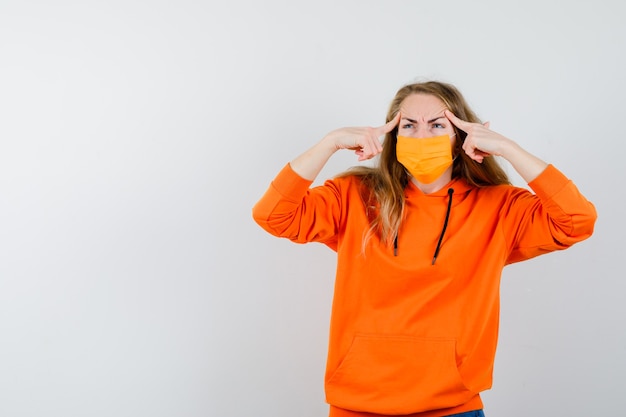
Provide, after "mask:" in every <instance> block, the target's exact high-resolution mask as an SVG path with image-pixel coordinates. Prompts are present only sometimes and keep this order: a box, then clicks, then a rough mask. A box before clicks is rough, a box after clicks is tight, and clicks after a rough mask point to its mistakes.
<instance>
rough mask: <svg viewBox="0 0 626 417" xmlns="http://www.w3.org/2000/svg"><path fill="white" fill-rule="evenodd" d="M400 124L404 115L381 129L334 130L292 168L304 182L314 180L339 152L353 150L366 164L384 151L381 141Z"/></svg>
mask: <svg viewBox="0 0 626 417" xmlns="http://www.w3.org/2000/svg"><path fill="white" fill-rule="evenodd" d="M399 121H400V113H398V114H397V115H396V117H394V118H393V119H392V120H390V121H389V122H388V123H386V124H384V125H382V126H379V127H344V128H341V129H337V130H333V131H332V132H330V133H329V134H327V135H326V136H325V137H324V138H323V139H322V140H321V141H320V142H318V143H317V144H316V145H314V146H313V147H312V148H310V149H309V150H307V151H306V152H304V153H303V154H302V155H300V156H298V157H297V158H296V159H294V160H293V161H291V163H290V165H291V168H292V169H293V170H294V171H295V172H296V173H297V174H298V175H300V176H301V177H302V178H306V179H309V180H314V179H315V178H316V177H317V175H318V174H319V173H320V171H321V170H322V168H323V167H324V165H325V164H326V162H328V159H329V158H330V157H331V156H332V155H333V154H334V153H335V152H337V151H338V150H339V149H350V150H353V151H354V153H355V154H356V155H357V156H358V160H359V161H365V160H368V159H371V158H373V157H374V156H376V155H378V154H379V153H381V152H382V150H383V145H382V143H381V142H380V137H381V136H383V135H385V134H386V133H388V132H391V131H392V130H393V129H394V128H395V127H396V126H397V125H398V122H399Z"/></svg>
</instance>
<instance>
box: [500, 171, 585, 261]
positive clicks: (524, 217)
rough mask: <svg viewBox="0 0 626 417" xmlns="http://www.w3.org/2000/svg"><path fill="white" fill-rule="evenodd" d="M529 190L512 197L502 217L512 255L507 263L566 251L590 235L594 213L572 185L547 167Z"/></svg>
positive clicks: (530, 185) (514, 194) (532, 182)
mask: <svg viewBox="0 0 626 417" xmlns="http://www.w3.org/2000/svg"><path fill="white" fill-rule="evenodd" d="M528 185H529V187H530V188H531V189H532V190H533V191H534V192H535V194H534V195H533V194H532V193H530V192H528V191H526V190H524V191H519V192H516V193H513V194H512V195H511V200H510V202H509V203H510V204H508V205H507V208H506V211H505V212H504V213H503V214H504V218H505V224H506V227H505V233H506V234H507V235H508V236H509V237H510V240H509V241H510V242H511V245H512V246H511V252H510V255H509V257H508V260H507V263H513V262H519V261H522V260H524V259H529V258H532V257H535V256H538V255H541V254H543V253H547V252H551V251H554V250H561V249H566V248H568V247H570V246H572V245H573V244H574V243H577V242H580V241H582V240H585V239H587V238H588V237H589V236H591V234H592V233H593V229H594V225H595V221H596V218H597V213H596V209H595V207H594V206H593V204H592V203H590V202H589V201H588V200H587V199H586V198H585V197H584V196H583V195H582V194H581V193H580V192H579V191H578V188H577V187H576V186H575V185H574V183H573V182H572V181H571V180H569V179H568V178H567V177H566V176H565V175H563V174H562V173H561V172H560V171H559V170H558V169H556V168H555V167H554V166H553V165H549V166H548V167H547V168H546V169H545V170H544V171H543V172H542V173H541V174H540V175H539V176H538V177H537V178H536V179H535V180H533V181H531V182H530V183H529V184H528Z"/></svg>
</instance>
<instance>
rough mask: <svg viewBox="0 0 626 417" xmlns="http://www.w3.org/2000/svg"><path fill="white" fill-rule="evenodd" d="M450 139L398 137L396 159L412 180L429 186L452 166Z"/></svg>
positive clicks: (444, 137) (440, 137) (439, 137)
mask: <svg viewBox="0 0 626 417" xmlns="http://www.w3.org/2000/svg"><path fill="white" fill-rule="evenodd" d="M452 136H454V134H453V135H452ZM450 137H451V136H450V135H442V136H435V137H432V138H408V137H405V136H398V141H397V143H396V158H397V159H398V162H400V163H401V164H402V165H403V166H404V167H405V168H406V169H407V170H408V171H409V173H410V174H411V175H412V176H413V178H415V179H416V180H417V181H419V182H420V183H422V184H430V183H431V182H433V181H435V180H436V179H437V178H439V177H440V176H441V174H443V173H444V172H445V171H446V169H448V168H449V167H450V166H451V165H452V146H451V145H450Z"/></svg>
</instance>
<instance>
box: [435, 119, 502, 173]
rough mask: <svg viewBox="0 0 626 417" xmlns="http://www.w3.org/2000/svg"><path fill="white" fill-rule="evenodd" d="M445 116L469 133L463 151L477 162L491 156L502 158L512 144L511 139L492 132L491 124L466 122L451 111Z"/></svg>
mask: <svg viewBox="0 0 626 417" xmlns="http://www.w3.org/2000/svg"><path fill="white" fill-rule="evenodd" d="M445 115H446V117H447V118H448V120H450V122H451V123H452V124H453V125H454V126H456V127H458V128H459V129H461V130H462V131H464V132H465V133H467V137H466V138H465V141H464V142H463V150H464V151H465V153H466V154H467V155H468V156H469V157H470V158H472V159H473V160H475V161H477V162H482V161H483V159H484V158H485V157H486V156H490V155H498V156H502V153H503V152H504V149H505V147H506V146H507V145H508V144H510V143H511V140H510V139H508V138H506V137H504V136H502V135H501V134H499V133H496V132H494V131H493V130H490V129H489V122H486V123H485V124H480V123H471V122H466V121H464V120H461V119H459V118H458V117H456V115H455V114H454V113H452V112H451V111H449V110H446V111H445Z"/></svg>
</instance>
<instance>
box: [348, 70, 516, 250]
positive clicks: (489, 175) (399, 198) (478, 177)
mask: <svg viewBox="0 0 626 417" xmlns="http://www.w3.org/2000/svg"><path fill="white" fill-rule="evenodd" d="M412 94H427V95H432V96H435V97H437V98H439V99H440V100H441V101H442V102H443V103H444V104H445V106H446V107H447V108H448V109H449V110H450V111H451V112H452V113H454V114H455V115H456V116H457V117H458V118H460V119H462V120H465V121H468V122H473V123H480V120H479V119H478V117H477V116H476V114H475V113H474V112H473V111H472V110H471V109H470V108H469V106H468V105H467V102H466V101H465V99H464V98H463V96H462V95H461V93H460V92H459V91H458V90H457V89H456V87H454V86H453V85H451V84H447V83H442V82H439V81H427V82H422V83H414V84H408V85H406V86H404V87H402V88H401V89H400V90H398V92H397V93H396V95H395V97H394V99H393V100H392V101H391V105H390V106H389V111H388V112H387V119H386V121H387V122H389V121H390V120H392V119H393V118H394V117H395V116H396V115H397V114H398V112H399V111H400V105H401V104H402V102H403V101H404V99H406V98H407V97H408V96H410V95H412ZM454 130H455V133H456V136H455V137H456V141H455V144H454V150H453V154H454V155H458V157H457V158H455V160H454V164H453V167H452V178H463V179H465V180H466V181H467V182H468V183H469V184H471V185H474V186H477V187H483V186H488V185H498V184H510V181H509V179H508V177H507V175H506V173H505V172H504V170H503V169H502V167H501V166H500V165H499V164H498V162H497V161H496V160H494V158H493V157H486V158H485V159H484V160H483V162H482V163H478V162H476V161H474V160H472V159H471V158H470V157H469V156H467V154H466V153H465V152H464V151H463V150H462V148H461V146H462V145H463V141H464V140H465V137H466V136H467V133H465V132H464V131H462V130H460V129H458V128H457V127H456V126H455V127H454ZM397 134H398V128H397V127H396V128H395V129H394V130H392V131H391V132H389V133H387V134H386V136H385V141H384V143H383V150H382V152H381V154H380V157H379V160H378V161H379V162H378V166H376V167H365V166H356V167H352V168H351V169H349V170H348V171H346V172H344V173H342V174H340V175H339V176H340V177H342V176H343V177H345V176H357V177H359V178H360V179H361V184H362V186H363V189H362V192H361V196H362V199H363V203H364V205H365V208H366V210H367V214H368V217H369V219H370V225H371V226H370V229H369V230H368V231H367V233H366V234H365V236H364V241H363V245H364V247H365V244H366V243H367V241H368V240H369V238H370V237H371V236H372V234H374V233H376V234H378V236H379V237H380V238H381V240H382V241H383V242H386V243H388V244H391V243H392V242H393V240H394V239H395V238H396V236H397V234H398V230H399V228H400V225H401V224H402V219H403V213H404V199H405V197H404V189H405V188H406V186H407V185H408V183H409V180H410V179H409V174H408V173H407V170H406V169H405V168H404V166H403V165H402V164H400V163H399V162H398V160H397V158H396V142H397Z"/></svg>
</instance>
